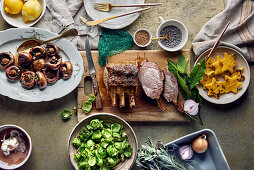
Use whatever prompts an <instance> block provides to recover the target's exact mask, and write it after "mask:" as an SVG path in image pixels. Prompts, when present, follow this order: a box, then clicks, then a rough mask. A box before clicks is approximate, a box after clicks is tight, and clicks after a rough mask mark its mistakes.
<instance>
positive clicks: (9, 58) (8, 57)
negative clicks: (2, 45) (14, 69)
mask: <svg viewBox="0 0 254 170" xmlns="http://www.w3.org/2000/svg"><path fill="white" fill-rule="evenodd" d="M14 62H15V57H14V56H13V54H12V53H11V52H2V53H0V70H3V69H6V68H7V67H9V66H11V65H13V64H14Z"/></svg>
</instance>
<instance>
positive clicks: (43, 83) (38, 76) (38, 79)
mask: <svg viewBox="0 0 254 170" xmlns="http://www.w3.org/2000/svg"><path fill="white" fill-rule="evenodd" d="M35 83H36V84H37V85H38V87H39V89H44V88H46V87H47V84H48V82H47V79H46V77H45V76H44V74H43V73H42V72H40V71H37V72H36V73H35Z"/></svg>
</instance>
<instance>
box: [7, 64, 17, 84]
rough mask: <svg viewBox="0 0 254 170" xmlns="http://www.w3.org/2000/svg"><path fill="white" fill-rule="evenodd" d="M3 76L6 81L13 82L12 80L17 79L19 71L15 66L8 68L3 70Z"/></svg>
mask: <svg viewBox="0 0 254 170" xmlns="http://www.w3.org/2000/svg"><path fill="white" fill-rule="evenodd" d="M5 74H6V77H7V78H8V80H10V81H14V80H17V79H19V77H20V74H21V70H20V68H19V67H17V66H10V67H8V68H7V69H6V70H5Z"/></svg>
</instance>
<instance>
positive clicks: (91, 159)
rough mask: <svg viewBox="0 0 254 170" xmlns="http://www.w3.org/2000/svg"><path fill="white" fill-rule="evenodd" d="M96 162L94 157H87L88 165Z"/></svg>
mask: <svg viewBox="0 0 254 170" xmlns="http://www.w3.org/2000/svg"><path fill="white" fill-rule="evenodd" d="M95 164H96V158H95V157H90V158H89V159H88V165H89V166H94V165H95Z"/></svg>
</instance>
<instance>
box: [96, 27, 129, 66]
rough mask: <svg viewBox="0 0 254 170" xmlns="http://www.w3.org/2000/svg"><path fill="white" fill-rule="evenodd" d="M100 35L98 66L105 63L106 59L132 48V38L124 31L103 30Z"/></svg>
mask: <svg viewBox="0 0 254 170" xmlns="http://www.w3.org/2000/svg"><path fill="white" fill-rule="evenodd" d="M101 35H102V38H101V39H100V41H99V44H98V51H99V64H100V66H102V65H104V64H105V63H107V57H110V56H113V55H116V54H119V53H122V52H124V51H126V50H128V49H130V48H131V47H132V46H133V38H132V36H131V34H129V33H128V32H126V31H123V30H111V29H106V28H103V29H102V31H101Z"/></svg>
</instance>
